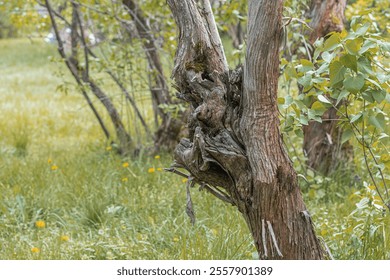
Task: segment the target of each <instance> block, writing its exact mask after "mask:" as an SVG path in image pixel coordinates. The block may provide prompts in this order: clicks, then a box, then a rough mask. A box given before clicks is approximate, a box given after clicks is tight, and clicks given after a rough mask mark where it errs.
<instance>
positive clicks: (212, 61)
mask: <svg viewBox="0 0 390 280" xmlns="http://www.w3.org/2000/svg"><path fill="white" fill-rule="evenodd" d="M167 2H168V4H169V6H170V8H171V10H172V13H173V16H174V18H175V20H176V23H177V25H178V27H179V43H178V49H177V52H176V57H175V68H174V70H173V77H174V79H175V82H176V87H177V89H178V90H179V93H178V96H179V97H180V98H182V99H184V100H185V101H187V102H188V103H189V104H190V106H191V115H190V117H189V123H188V127H189V132H190V133H189V136H190V137H189V139H182V140H181V141H180V144H179V145H178V146H177V148H176V150H175V153H174V157H175V163H174V165H173V167H175V168H184V169H186V170H187V171H188V172H189V173H190V176H191V180H192V181H194V182H196V183H198V184H200V185H201V187H203V188H206V189H207V190H208V191H209V192H210V193H212V194H214V195H215V196H216V197H218V198H220V199H223V200H224V201H227V202H229V203H231V204H233V205H235V206H237V208H238V210H239V211H240V212H241V213H242V215H243V217H244V218H245V220H246V222H247V224H248V226H249V228H250V231H251V233H252V236H253V238H254V241H255V245H256V248H257V250H258V253H259V256H260V258H261V259H321V258H323V252H322V248H321V246H320V244H319V241H318V239H317V238H316V236H315V233H314V229H313V225H312V222H311V218H310V215H309V214H308V212H307V210H306V207H305V205H304V202H303V199H302V195H301V192H300V189H299V186H298V181H297V175H296V173H295V171H294V169H293V167H292V164H291V161H290V160H289V158H288V155H287V153H286V151H285V149H284V147H283V142H282V139H281V134H280V132H279V119H278V113H277V83H278V76H279V53H278V52H279V44H280V42H279V40H280V32H281V28H282V25H281V15H282V6H283V5H282V3H283V1H282V0H277V1H264V0H263V1H262V0H252V1H249V17H248V43H247V46H248V49H247V55H246V62H245V66H244V67H239V68H237V69H235V70H233V71H232V70H229V69H228V66H227V62H226V58H225V55H224V51H223V47H222V44H221V41H220V37H219V35H218V32H217V31H216V28H215V21H214V19H213V15H212V12H211V9H210V8H209V7H210V3H209V1H208V0H203V1H200V2H201V3H202V5H198V4H197V3H196V1H195V0H168V1H167ZM175 173H178V172H175Z"/></svg>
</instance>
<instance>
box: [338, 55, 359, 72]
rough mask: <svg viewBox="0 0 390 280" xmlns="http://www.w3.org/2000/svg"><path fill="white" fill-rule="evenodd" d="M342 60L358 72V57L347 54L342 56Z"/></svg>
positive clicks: (346, 65)
mask: <svg viewBox="0 0 390 280" xmlns="http://www.w3.org/2000/svg"><path fill="white" fill-rule="evenodd" d="M340 62H341V63H342V64H343V65H344V66H345V67H347V68H349V69H352V70H353V71H355V72H357V71H358V69H357V59H356V56H355V55H351V54H346V55H343V56H342V57H341V58H340Z"/></svg>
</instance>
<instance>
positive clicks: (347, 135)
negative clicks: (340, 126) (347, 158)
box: [341, 128, 353, 144]
mask: <svg viewBox="0 0 390 280" xmlns="http://www.w3.org/2000/svg"><path fill="white" fill-rule="evenodd" d="M352 136H353V130H352V129H350V128H347V129H346V130H344V131H343V135H341V144H344V143H345V142H347V141H348V140H349V139H351V137H352Z"/></svg>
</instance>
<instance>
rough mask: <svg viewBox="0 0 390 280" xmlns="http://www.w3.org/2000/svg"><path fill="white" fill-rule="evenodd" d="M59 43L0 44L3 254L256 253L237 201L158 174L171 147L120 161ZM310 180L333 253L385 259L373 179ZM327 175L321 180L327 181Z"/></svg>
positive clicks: (389, 230)
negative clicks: (64, 89) (65, 89)
mask: <svg viewBox="0 0 390 280" xmlns="http://www.w3.org/2000/svg"><path fill="white" fill-rule="evenodd" d="M49 56H56V50H55V48H54V47H53V46H50V45H46V44H44V43H40V42H37V41H36V42H34V43H31V42H30V41H27V40H21V39H18V40H2V41H0V98H1V99H0V259H253V258H255V257H256V253H255V248H254V246H253V245H252V239H251V236H250V234H249V231H248V229H247V227H246V225H245V222H244V221H243V219H242V218H241V216H240V215H239V213H238V211H236V209H235V208H233V207H231V206H228V205H225V204H223V203H222V202H221V201H218V200H216V199H214V198H213V197H210V195H207V194H206V193H204V192H198V191H197V190H196V189H194V191H193V201H194V204H195V211H196V217H197V222H196V224H195V226H192V225H191V223H190V221H189V219H188V217H187V216H186V214H185V203H186V194H185V182H183V181H182V179H181V178H179V177H177V176H174V175H172V174H167V173H165V172H163V171H161V168H163V167H168V166H169V165H170V163H171V157H170V155H166V154H161V155H158V156H156V157H154V156H149V155H146V154H145V155H142V156H141V157H140V158H137V159H131V158H121V157H119V156H118V155H116V154H115V153H114V152H113V151H112V149H111V147H110V146H109V145H108V144H107V143H106V142H105V141H104V136H103V134H102V132H101V131H100V128H99V127H98V125H97V122H96V121H95V119H94V118H93V115H92V114H91V113H90V111H89V110H88V108H86V106H85V102H84V100H83V99H82V97H81V96H80V95H79V93H78V92H69V93H68V94H65V93H59V92H56V88H57V86H58V85H59V84H61V83H62V79H61V78H59V77H58V76H57V75H55V73H57V72H58V71H63V72H66V71H65V69H62V70H61V69H60V70H59V69H58V64H55V63H51V62H49V59H48V57H49ZM316 180H317V184H316V185H315V186H303V192H304V196H305V201H306V203H307V205H308V208H309V210H310V212H311V213H312V215H313V220H314V222H315V224H316V229H317V233H318V235H319V236H320V238H321V239H322V240H324V241H325V242H326V243H327V245H328V246H329V248H330V250H331V252H332V254H333V256H334V257H335V258H337V259H389V258H390V226H389V225H390V219H389V215H382V214H381V212H380V211H378V210H376V208H375V202H376V200H377V196H376V195H375V193H373V191H372V190H371V188H372V187H370V186H363V185H358V184H354V185H346V184H345V180H344V181H343V180H340V181H337V180H325V179H323V180H322V179H321V178H317V179H316ZM320 180H322V181H320Z"/></svg>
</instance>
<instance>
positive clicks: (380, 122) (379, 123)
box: [368, 113, 386, 130]
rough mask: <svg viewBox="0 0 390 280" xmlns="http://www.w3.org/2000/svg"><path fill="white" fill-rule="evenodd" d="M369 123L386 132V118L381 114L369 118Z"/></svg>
mask: <svg viewBox="0 0 390 280" xmlns="http://www.w3.org/2000/svg"><path fill="white" fill-rule="evenodd" d="M368 122H369V123H370V124H371V125H373V126H375V127H376V128H378V129H380V130H385V127H386V122H385V116H384V115H383V114H381V113H378V114H377V115H376V116H371V117H369V118H368Z"/></svg>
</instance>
